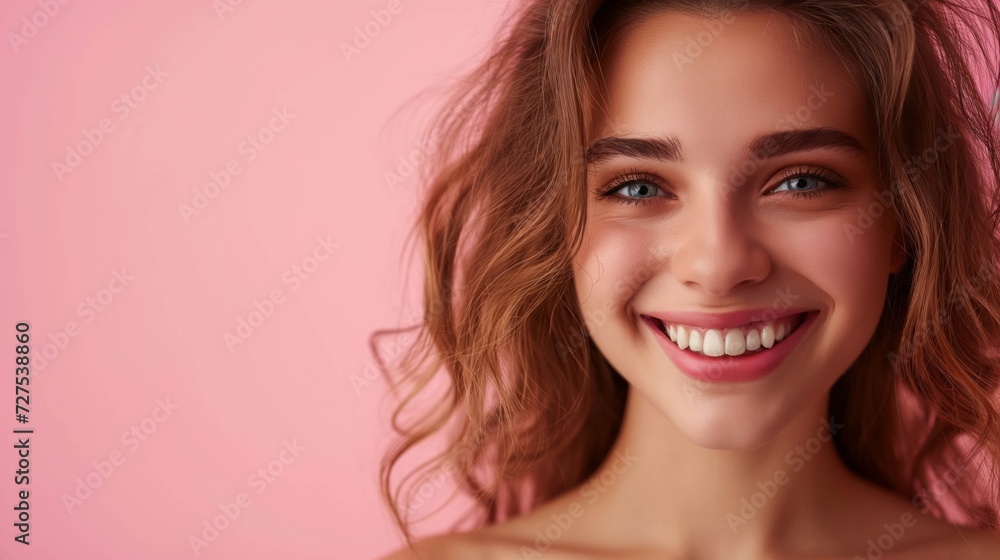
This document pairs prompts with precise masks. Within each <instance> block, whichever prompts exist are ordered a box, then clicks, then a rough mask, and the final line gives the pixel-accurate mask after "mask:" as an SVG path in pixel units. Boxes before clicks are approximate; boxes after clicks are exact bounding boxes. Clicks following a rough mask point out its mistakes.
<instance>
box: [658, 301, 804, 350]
mask: <svg viewBox="0 0 1000 560" xmlns="http://www.w3.org/2000/svg"><path fill="white" fill-rule="evenodd" d="M811 313H815V312H814V311H805V312H802V313H798V314H795V315H788V316H785V317H778V318H775V319H771V320H768V321H755V322H752V323H747V324H745V325H740V326H737V327H730V328H724V329H706V328H704V327H696V326H693V325H683V324H674V323H665V322H664V321H662V320H660V319H657V318H655V317H649V316H643V318H644V319H645V320H646V321H648V322H649V323H650V324H651V325H652V326H653V327H654V328H656V329H657V330H659V331H660V332H662V333H663V334H664V335H665V336H666V337H667V339H669V340H670V341H671V342H672V343H673V344H674V345H676V346H677V347H678V348H680V349H681V350H685V351H687V352H691V353H694V354H698V355H701V356H709V357H721V356H730V357H735V356H749V355H754V354H760V353H762V352H766V351H768V350H770V349H771V348H774V347H775V346H777V345H779V344H780V343H781V341H783V340H785V339H786V338H788V336H790V335H791V334H792V333H793V332H795V330H796V329H798V328H799V327H800V326H801V325H802V323H803V322H805V320H806V319H807V318H808V317H809V315H810V314H811Z"/></svg>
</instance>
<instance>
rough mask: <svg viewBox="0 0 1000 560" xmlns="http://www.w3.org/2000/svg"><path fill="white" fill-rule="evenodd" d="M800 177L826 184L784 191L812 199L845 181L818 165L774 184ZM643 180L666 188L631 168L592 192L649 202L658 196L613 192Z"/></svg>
mask: <svg viewBox="0 0 1000 560" xmlns="http://www.w3.org/2000/svg"><path fill="white" fill-rule="evenodd" d="M800 178H802V179H816V180H819V181H820V182H822V183H824V184H825V185H826V186H824V187H822V188H819V189H814V190H809V191H784V192H787V193H789V194H791V195H792V196H796V197H801V198H807V199H812V198H817V197H820V196H823V193H825V192H826V191H831V190H836V189H840V188H843V187H844V186H845V182H844V180H843V179H842V178H841V177H839V176H838V175H836V174H833V173H831V172H829V171H827V170H825V169H823V168H820V167H805V168H799V169H796V170H795V171H794V172H792V173H789V174H787V175H785V176H784V177H782V178H781V179H780V180H779V181H778V182H777V185H776V186H780V185H781V184H783V183H785V182H786V181H788V180H791V179H800ZM643 182H644V183H648V184H650V185H653V186H654V187H656V188H658V189H660V190H662V191H665V192H667V191H666V189H665V188H664V187H663V185H662V184H661V181H660V179H659V178H657V177H656V176H655V175H652V174H650V173H646V172H644V171H640V170H638V169H635V168H632V169H628V170H626V171H624V172H622V173H619V174H618V175H615V176H614V177H613V178H612V179H611V183H610V184H609V185H608V186H607V187H606V188H600V189H597V190H596V191H595V192H594V194H595V195H596V196H597V198H598V200H604V199H609V200H611V201H613V202H616V203H618V204H636V205H644V204H650V203H651V202H652V199H653V198H658V197H653V196H650V197H640V198H635V197H627V196H619V195H616V194H615V193H616V192H618V191H620V190H621V189H622V188H624V187H627V186H629V185H631V184H634V183H643ZM668 194H671V198H672V199H676V198H677V197H676V196H674V195H673V194H672V193H669V192H668Z"/></svg>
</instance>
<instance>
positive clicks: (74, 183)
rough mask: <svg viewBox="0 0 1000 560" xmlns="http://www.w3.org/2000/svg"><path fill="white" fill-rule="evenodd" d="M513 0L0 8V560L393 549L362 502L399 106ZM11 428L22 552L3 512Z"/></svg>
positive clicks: (396, 236)
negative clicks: (22, 343) (25, 414)
mask: <svg viewBox="0 0 1000 560" xmlns="http://www.w3.org/2000/svg"><path fill="white" fill-rule="evenodd" d="M507 7H508V5H507V3H505V2H493V1H487V0H475V1H470V0H422V1H421V2H412V1H410V0H396V1H395V2H389V1H388V0H363V1H361V0H353V1H350V2H340V1H337V2H333V1H328V0H311V1H297V2H278V1H261V0H254V1H251V0H246V1H242V2H240V1H237V0H219V1H217V2H213V1H209V0H201V1H194V0H186V1H171V2H156V3H152V2H146V3H131V2H111V1H106V0H105V1H88V2H82V1H81V2H75V1H74V2H67V1H66V0H63V2H62V3H61V2H57V1H56V0H36V1H33V2H17V3H14V2H4V3H3V4H2V6H0V31H2V32H3V34H4V39H5V40H4V43H3V45H2V46H0V76H2V78H0V79H2V80H3V85H2V86H0V95H2V100H0V123H3V130H2V133H0V158H2V164H0V184H2V196H3V199H2V203H0V263H2V265H0V267H2V268H0V294H2V295H0V302H2V305H0V356H2V358H0V361H2V362H3V363H4V364H7V365H6V366H5V368H6V369H5V370H4V371H6V372H8V373H9V374H10V375H6V374H5V375H4V376H3V377H2V379H3V382H2V383H0V403H3V404H2V406H0V411H3V414H2V416H0V432H2V433H3V434H4V435H3V436H2V438H0V473H2V476H0V527H2V529H0V560H3V559H4V558H11V559H56V558H109V559H117V558H130V559H131V558H142V559H149V560H152V559H161V558H162V559H167V558H170V559H175V558H188V557H200V558H240V559H257V558H297V559H298V558H352V559H353V558H373V557H375V556H377V555H381V554H384V553H386V552H388V551H389V550H390V549H394V548H396V547H398V546H399V543H400V541H399V539H398V538H397V537H396V533H395V532H394V530H393V529H392V527H391V524H390V522H389V518H388V516H387V514H386V512H385V509H384V507H383V505H382V501H381V499H380V497H379V495H378V492H377V465H378V460H379V457H380V455H381V453H382V451H383V450H384V448H385V445H386V443H387V441H388V439H387V435H388V428H387V419H386V415H387V412H388V408H387V406H386V405H385V402H384V401H385V393H386V391H385V384H384V382H383V381H382V379H380V378H372V376H371V371H372V370H371V368H370V367H368V364H369V361H368V360H369V352H368V346H367V337H368V334H369V333H370V332H371V331H372V330H374V329H376V328H379V327H383V326H387V325H395V324H399V323H400V322H401V321H404V320H406V319H407V317H408V316H409V313H411V312H412V311H414V310H415V309H416V308H415V307H407V306H405V305H403V302H404V295H405V294H404V291H405V290H404V280H405V278H404V274H403V273H404V272H405V269H403V268H402V267H401V265H400V262H399V256H400V253H401V250H402V248H403V241H404V236H405V234H406V232H407V227H408V221H409V220H410V219H411V218H412V215H413V212H414V207H415V198H414V195H415V185H416V183H415V180H414V175H413V174H410V173H409V170H408V167H407V165H404V164H402V163H401V160H400V158H403V159H409V160H411V161H414V162H418V163H419V160H420V157H421V152H420V146H419V144H418V143H417V139H418V134H419V131H420V129H421V128H420V126H421V124H422V123H421V122H420V121H419V119H413V118H410V117H406V116H404V117H402V118H397V119H394V120H393V119H392V118H391V117H392V116H393V113H394V112H395V111H397V110H399V109H400V107H401V106H402V105H403V104H404V103H405V102H406V101H407V100H408V99H410V98H411V97H413V96H414V95H416V94H417V93H419V92H420V91H422V90H423V89H424V88H427V87H433V86H439V85H442V84H447V83H449V82H450V80H451V78H454V77H456V76H457V75H458V71H459V70H460V69H462V68H464V67H466V66H467V64H466V63H467V62H469V61H471V60H474V59H475V58H476V56H477V53H480V52H481V50H482V49H484V48H485V47H486V45H487V42H488V41H489V40H490V39H491V37H492V35H493V31H494V27H495V26H496V24H497V23H498V21H499V18H500V16H501V14H502V13H503V11H504V10H505V9H507ZM390 8H391V9H390ZM373 12H374V14H373ZM393 12H395V13H393ZM387 16H388V17H387ZM29 22H30V23H29ZM359 29H360V30H361V32H362V33H366V34H367V35H372V36H371V37H370V38H369V39H368V41H367V43H366V42H365V40H364V38H363V37H358V36H357V35H358V30H359ZM350 43H354V44H355V45H356V47H355V48H357V51H355V52H353V53H352V54H351V55H350V56H346V55H345V52H344V50H343V44H350ZM358 45H360V48H359V47H357V46H358ZM123 95H124V96H125V98H124V99H123V98H122V96H123ZM279 115H280V116H279ZM248 136H254V137H256V144H255V143H254V142H253V141H248ZM71 152H73V153H71ZM74 153H75V155H74ZM231 161H232V162H233V163H230V162H231ZM54 162H56V163H57V164H58V165H54ZM59 165H63V166H65V167H59ZM227 166H231V167H229V168H228V170H227ZM387 172H393V173H397V174H399V176H400V177H402V178H403V180H402V181H400V182H395V181H389V180H387V178H386V173H387ZM404 175H405V177H404ZM210 183H215V185H217V186H219V187H221V188H215V187H213V186H210V185H209V184H210ZM199 193H200V195H201V196H203V197H204V198H203V199H202V198H198V197H199ZM181 205H188V206H190V208H191V209H193V212H192V211H191V210H185V209H182V208H181ZM295 266H298V267H300V269H301V270H300V272H298V273H296V271H295V269H294V268H293V267H295ZM411 286H412V284H411ZM276 290H277V291H278V294H277V297H276V298H274V301H277V302H278V303H274V302H273V301H272V303H271V305H268V304H267V303H265V300H267V299H268V298H269V296H271V295H272V294H273V293H274V292H275V291H276ZM88 298H89V299H90V300H91V301H92V302H93V303H91V302H90V301H88ZM410 301H415V300H412V299H411V300H410ZM258 304H259V305H258ZM258 307H259V309H260V311H259V312H260V315H255V316H252V314H253V313H254V311H255V310H256V309H258ZM265 315H266V316H265ZM241 319H244V320H247V321H248V324H249V325H252V326H253V328H252V332H251V331H250V330H249V328H244V329H243V330H242V331H240V330H238V329H239V326H240V321H241ZM261 319H263V320H262V321H261ZM20 321H26V322H28V323H30V325H31V328H30V334H31V337H32V338H31V344H32V365H33V371H32V373H31V374H30V380H31V384H30V386H29V388H30V391H31V393H30V396H31V401H30V407H29V408H30V415H29V422H28V423H27V424H24V425H21V424H18V423H17V422H16V421H15V418H14V413H15V411H14V400H15V388H14V379H13V373H14V371H13V368H14V356H15V354H14V351H15V349H14V346H15V338H14V336H15V334H16V333H15V325H16V324H17V323H18V322H20ZM70 322H73V323H74V324H75V326H71V327H70V328H68V329H67V324H68V323H70ZM226 333H229V334H230V335H232V336H234V337H237V339H238V340H240V341H241V343H239V344H236V343H233V342H232V341H233V340H234V339H228V340H227V339H226V338H225V335H226ZM242 335H248V336H247V337H245V339H244V337H243V336H242ZM366 375H367V377H366ZM352 378H353V381H352ZM359 379H360V380H363V381H365V382H366V383H358V380H359ZM158 407H159V408H158ZM133 426H134V427H135V429H136V433H135V434H130V433H129V431H130V430H132V428H133ZM23 427H29V428H32V429H34V434H33V435H32V436H31V443H30V445H31V447H30V449H31V450H30V461H31V463H30V475H29V476H30V485H29V486H28V489H29V492H30V498H29V503H30V510H29V511H30V519H29V522H30V536H29V540H30V542H31V544H30V545H29V546H24V545H21V544H18V543H15V541H14V536H15V535H16V534H17V532H16V530H15V528H14V526H13V523H15V521H16V519H15V517H16V515H15V514H16V513H17V512H15V511H14V510H13V507H14V506H15V505H16V504H17V502H18V501H19V500H18V499H17V491H18V490H21V489H24V488H25V487H24V486H16V485H15V484H14V471H15V470H16V468H17V466H16V465H17V460H18V457H17V455H16V450H15V449H14V448H13V445H14V444H15V443H16V440H17V438H16V437H15V436H14V434H13V433H12V430H13V429H17V428H23ZM260 469H264V472H263V473H261V472H259V471H260ZM241 493H242V494H245V495H246V496H245V498H243V499H240V498H239V496H240V494H241ZM220 505H221V506H223V507H222V508H220ZM227 511H228V512H229V513H228V516H227V513H226V512H227ZM220 515H222V516H223V517H222V518H219V517H218V516H220ZM445 517H447V515H446V516H445ZM452 517H454V516H452ZM206 523H207V524H213V523H214V524H215V525H216V527H224V528H223V529H222V530H216V532H215V533H213V532H212V531H211V530H208V529H206ZM206 535H207V536H208V538H206ZM190 537H197V538H200V539H202V540H203V542H204V544H207V547H206V546H202V545H199V544H195V545H192V542H191V541H190V540H189V539H190ZM212 537H214V538H212ZM195 548H197V551H196V550H195Z"/></svg>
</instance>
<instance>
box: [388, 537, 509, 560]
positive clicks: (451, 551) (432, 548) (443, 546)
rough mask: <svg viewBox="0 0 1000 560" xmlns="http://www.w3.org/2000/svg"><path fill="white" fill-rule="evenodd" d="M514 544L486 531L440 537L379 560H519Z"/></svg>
mask: <svg viewBox="0 0 1000 560" xmlns="http://www.w3.org/2000/svg"><path fill="white" fill-rule="evenodd" d="M521 558H522V556H521V554H520V553H519V548H518V546H517V543H516V542H512V541H510V540H508V539H504V538H502V537H498V536H496V535H494V534H492V532H490V531H484V532H477V533H463V534H454V535H442V536H438V537H432V538H428V539H424V540H421V541H418V542H416V543H415V544H414V545H413V547H412V548H411V547H404V548H402V549H400V550H398V551H396V552H394V553H392V554H390V555H389V556H386V557H384V558H382V559H381V560H514V559H518V560H520V559H521Z"/></svg>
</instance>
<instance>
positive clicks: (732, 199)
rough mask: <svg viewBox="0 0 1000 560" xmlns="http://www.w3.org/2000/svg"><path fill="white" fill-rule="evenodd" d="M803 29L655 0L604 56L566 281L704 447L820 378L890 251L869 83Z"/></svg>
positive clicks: (659, 402)
mask: <svg viewBox="0 0 1000 560" xmlns="http://www.w3.org/2000/svg"><path fill="white" fill-rule="evenodd" d="M713 22H714V23H713ZM720 23H721V24H720ZM712 30H715V31H714V32H713V31H712ZM816 39H817V37H816V36H815V34H810V33H809V32H807V31H805V30H804V29H803V28H798V29H794V30H793V28H792V23H791V20H790V19H786V18H785V17H784V16H781V15H778V14H773V13H772V14H765V13H754V12H740V13H736V14H730V15H729V16H728V17H726V18H725V19H724V20H723V21H721V22H720V20H718V19H715V20H710V19H706V18H703V17H699V16H694V15H689V14H682V13H679V12H662V13H660V14H658V15H656V16H655V17H650V18H647V19H645V20H642V21H641V22H639V23H636V24H634V25H633V26H631V27H630V28H629V29H628V31H627V33H625V34H623V35H622V36H621V37H620V40H619V41H617V42H616V43H615V44H614V45H612V46H611V48H610V49H609V50H608V52H607V53H606V55H605V58H604V59H603V60H602V68H603V71H604V80H605V82H604V87H605V89H606V91H605V98H606V101H607V103H606V109H605V110H603V111H595V113H594V117H595V118H594V123H595V124H594V130H593V131H591V133H590V138H589V142H590V149H589V151H588V171H589V173H588V180H587V191H588V192H587V197H588V199H587V206H588V217H587V220H588V221H587V229H586V232H585V239H584V243H583V246H582V248H581V249H580V251H579V253H578V254H577V256H576V262H575V284H576V292H577V296H578V299H579V302H580V306H581V309H582V311H583V314H584V317H585V319H586V322H587V329H588V331H589V332H590V334H591V337H592V339H593V341H594V343H595V344H596V345H597V347H598V348H599V349H600V350H601V352H602V354H603V355H604V356H605V357H606V358H607V360H608V361H609V362H610V363H611V365H612V366H613V367H614V368H615V369H616V370H617V371H618V372H619V373H621V374H622V375H623V376H624V377H625V378H626V379H627V380H628V381H629V382H630V384H631V385H632V398H633V399H644V400H645V401H648V404H651V405H652V407H654V408H655V409H656V410H658V411H659V412H660V413H662V414H663V415H664V416H665V417H666V418H667V419H669V420H670V421H671V422H672V423H673V424H674V425H675V426H676V427H677V428H678V429H679V430H680V431H681V432H682V433H683V434H684V435H686V436H687V437H688V438H689V439H691V440H692V441H695V442H696V443H699V444H700V445H703V446H706V447H712V448H742V449H749V448H755V447H758V446H760V445H763V444H764V443H766V442H768V441H770V440H771V439H772V438H773V437H775V435H776V434H777V433H778V432H779V431H780V430H781V429H782V428H784V427H785V426H786V425H787V424H788V423H789V422H791V421H792V420H793V419H795V417H796V416H797V415H799V414H800V413H802V412H803V411H804V410H806V407H808V406H810V405H813V404H814V403H816V402H817V400H818V399H820V398H821V397H823V396H824V395H825V394H826V392H827V391H829V389H830V387H831V386H832V385H833V383H834V382H835V381H836V379H837V378H838V377H839V376H840V375H841V374H843V372H844V371H845V370H846V369H847V368H848V367H849V366H850V364H851V363H852V362H853V361H854V360H855V359H856V358H857V357H858V355H859V354H860V353H861V351H862V350H863V349H864V347H865V346H866V345H867V343H868V341H869V340H870V338H871V336H872V334H873V333H874V331H875V328H876V325H877V324H878V321H879V317H880V315H881V312H882V308H883V304H884V300H885V295H886V288H887V282H888V278H889V275H890V273H892V272H893V271H895V270H897V269H898V267H899V266H900V265H901V264H902V255H901V254H898V255H897V254H896V253H895V251H894V247H895V245H894V236H895V235H897V228H896V222H895V219H894V217H893V214H892V212H891V209H890V208H889V207H888V206H887V204H888V202H889V200H888V198H887V197H886V196H885V189H886V187H887V185H883V184H881V183H879V182H878V180H877V176H878V174H877V170H876V164H875V144H874V139H873V133H872V131H871V130H870V127H869V126H868V120H867V113H866V107H865V104H864V97H863V95H862V91H861V90H860V88H859V87H858V86H857V85H856V83H855V82H854V80H853V79H852V77H851V74H850V72H849V71H848V69H847V67H846V65H845V63H844V62H843V61H842V60H841V59H840V58H839V57H838V56H837V55H836V54H835V53H833V52H831V51H829V50H827V49H826V48H824V47H822V46H820V43H819V42H818V41H817V40H816ZM692 45H694V46H695V47H697V48H692ZM699 51H700V52H699ZM894 255H895V256H894ZM661 329H663V330H664V331H666V332H661ZM782 331H784V332H782ZM789 331H790V333H789ZM782 335H784V337H783V336H782ZM672 339H673V340H672ZM692 346H696V349H695V350H697V351H694V350H692ZM682 347H686V348H684V349H682ZM706 354H707V355H706ZM720 354H721V355H720ZM815 420H816V419H815V418H814V419H813V421H815Z"/></svg>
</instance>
